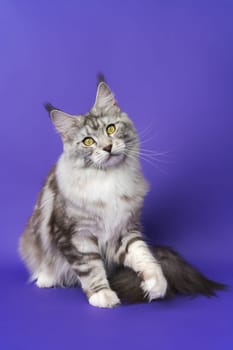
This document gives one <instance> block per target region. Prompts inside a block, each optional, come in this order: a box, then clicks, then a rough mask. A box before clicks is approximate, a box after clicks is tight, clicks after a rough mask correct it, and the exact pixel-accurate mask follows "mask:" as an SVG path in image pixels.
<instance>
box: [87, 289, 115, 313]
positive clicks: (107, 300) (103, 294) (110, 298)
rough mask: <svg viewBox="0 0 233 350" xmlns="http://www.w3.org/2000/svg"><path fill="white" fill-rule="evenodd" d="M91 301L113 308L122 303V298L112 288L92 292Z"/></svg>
mask: <svg viewBox="0 0 233 350" xmlns="http://www.w3.org/2000/svg"><path fill="white" fill-rule="evenodd" d="M89 303H90V304H91V305H92V306H96V307H101V308H111V307H114V306H116V305H118V304H120V300H119V298H118V296H117V295H116V293H115V292H113V291H112V290H111V289H102V290H100V291H99V292H97V293H94V294H92V296H91V297H90V298H89Z"/></svg>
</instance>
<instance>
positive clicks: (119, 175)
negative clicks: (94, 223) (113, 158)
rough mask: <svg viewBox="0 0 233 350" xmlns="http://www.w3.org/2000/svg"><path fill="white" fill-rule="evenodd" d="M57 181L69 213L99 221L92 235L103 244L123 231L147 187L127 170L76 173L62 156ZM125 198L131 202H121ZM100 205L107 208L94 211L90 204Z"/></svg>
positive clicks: (95, 170) (135, 174)
mask: <svg viewBox="0 0 233 350" xmlns="http://www.w3.org/2000/svg"><path fill="white" fill-rule="evenodd" d="M57 179H58V185H59V188H60V191H61V192H62V193H63V195H64V196H65V198H66V199H67V200H68V202H70V211H71V212H72V214H75V211H77V213H78V210H79V208H85V210H86V212H87V213H88V214H89V215H90V216H92V217H93V216H94V217H95V218H97V220H99V224H100V227H99V230H98V229H97V227H96V232H95V234H96V235H97V236H98V239H100V240H102V241H103V242H106V241H107V240H108V239H110V238H112V237H113V236H114V235H115V233H116V229H118V230H119V227H122V228H123V227H124V225H125V223H126V222H127V220H128V218H129V215H130V213H131V211H132V208H133V207H134V206H135V208H138V207H140V206H141V202H142V198H143V197H144V195H145V193H146V192H147V189H148V186H147V183H146V182H145V180H144V179H143V178H142V177H141V176H140V175H139V173H138V175H137V171H136V172H135V169H134V168H132V169H129V168H128V167H126V166H124V165H123V166H119V168H114V169H108V171H104V170H100V169H98V170H97V169H93V168H90V169H76V168H74V167H72V165H71V164H70V163H69V160H67V159H66V158H65V156H64V155H63V156H61V158H60V160H59V162H58V166H57ZM124 195H127V196H129V197H132V198H134V202H133V203H132V202H127V201H124V200H122V196H124ZM98 201H100V202H103V203H104V204H106V206H103V207H99V208H98V207H97V206H95V205H93V203H97V202H98Z"/></svg>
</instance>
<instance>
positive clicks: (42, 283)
mask: <svg viewBox="0 0 233 350" xmlns="http://www.w3.org/2000/svg"><path fill="white" fill-rule="evenodd" d="M36 285H37V287H39V288H51V287H54V286H55V281H54V278H53V277H52V276H50V275H48V274H46V273H43V272H41V273H40V274H39V276H38V278H37V280H36Z"/></svg>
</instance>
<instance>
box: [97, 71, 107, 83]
mask: <svg viewBox="0 0 233 350" xmlns="http://www.w3.org/2000/svg"><path fill="white" fill-rule="evenodd" d="M101 82H105V83H106V80H105V77H104V74H103V73H101V72H99V73H98V75H97V86H98V85H99V84H100V83H101Z"/></svg>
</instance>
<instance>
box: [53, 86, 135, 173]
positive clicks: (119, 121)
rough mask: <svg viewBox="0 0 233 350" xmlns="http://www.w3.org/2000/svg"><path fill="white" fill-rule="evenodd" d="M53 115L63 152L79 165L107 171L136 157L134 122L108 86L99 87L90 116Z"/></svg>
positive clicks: (57, 111)
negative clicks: (61, 141) (122, 109)
mask: <svg viewBox="0 0 233 350" xmlns="http://www.w3.org/2000/svg"><path fill="white" fill-rule="evenodd" d="M50 115H51V118H52V120H53V122H54V124H55V126H56V128H57V130H58V131H59V133H60V134H61V136H62V140H63V144H64V152H65V153H66V155H67V156H68V157H69V158H70V159H72V160H73V161H74V162H75V163H78V164H79V165H80V166H83V167H94V168H97V169H107V168H110V167H113V166H118V165H120V164H123V163H124V162H126V161H127V160H130V159H131V160H133V159H136V158H137V152H138V138H137V133H136V131H135V128H134V126H133V123H132V121H131V120H130V119H129V118H128V116H127V115H126V114H125V113H123V112H121V111H120V108H119V107H118V106H117V104H116V101H115V99H114V96H113V94H112V92H111V90H110V89H109V87H108V86H107V85H106V84H105V83H100V84H99V86H98V89H97V96H96V101H95V104H94V106H93V108H92V109H91V110H90V112H89V113H88V114H86V115H79V116H71V115H68V114H66V113H63V112H61V111H59V110H55V109H54V110H52V111H51V112H50Z"/></svg>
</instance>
